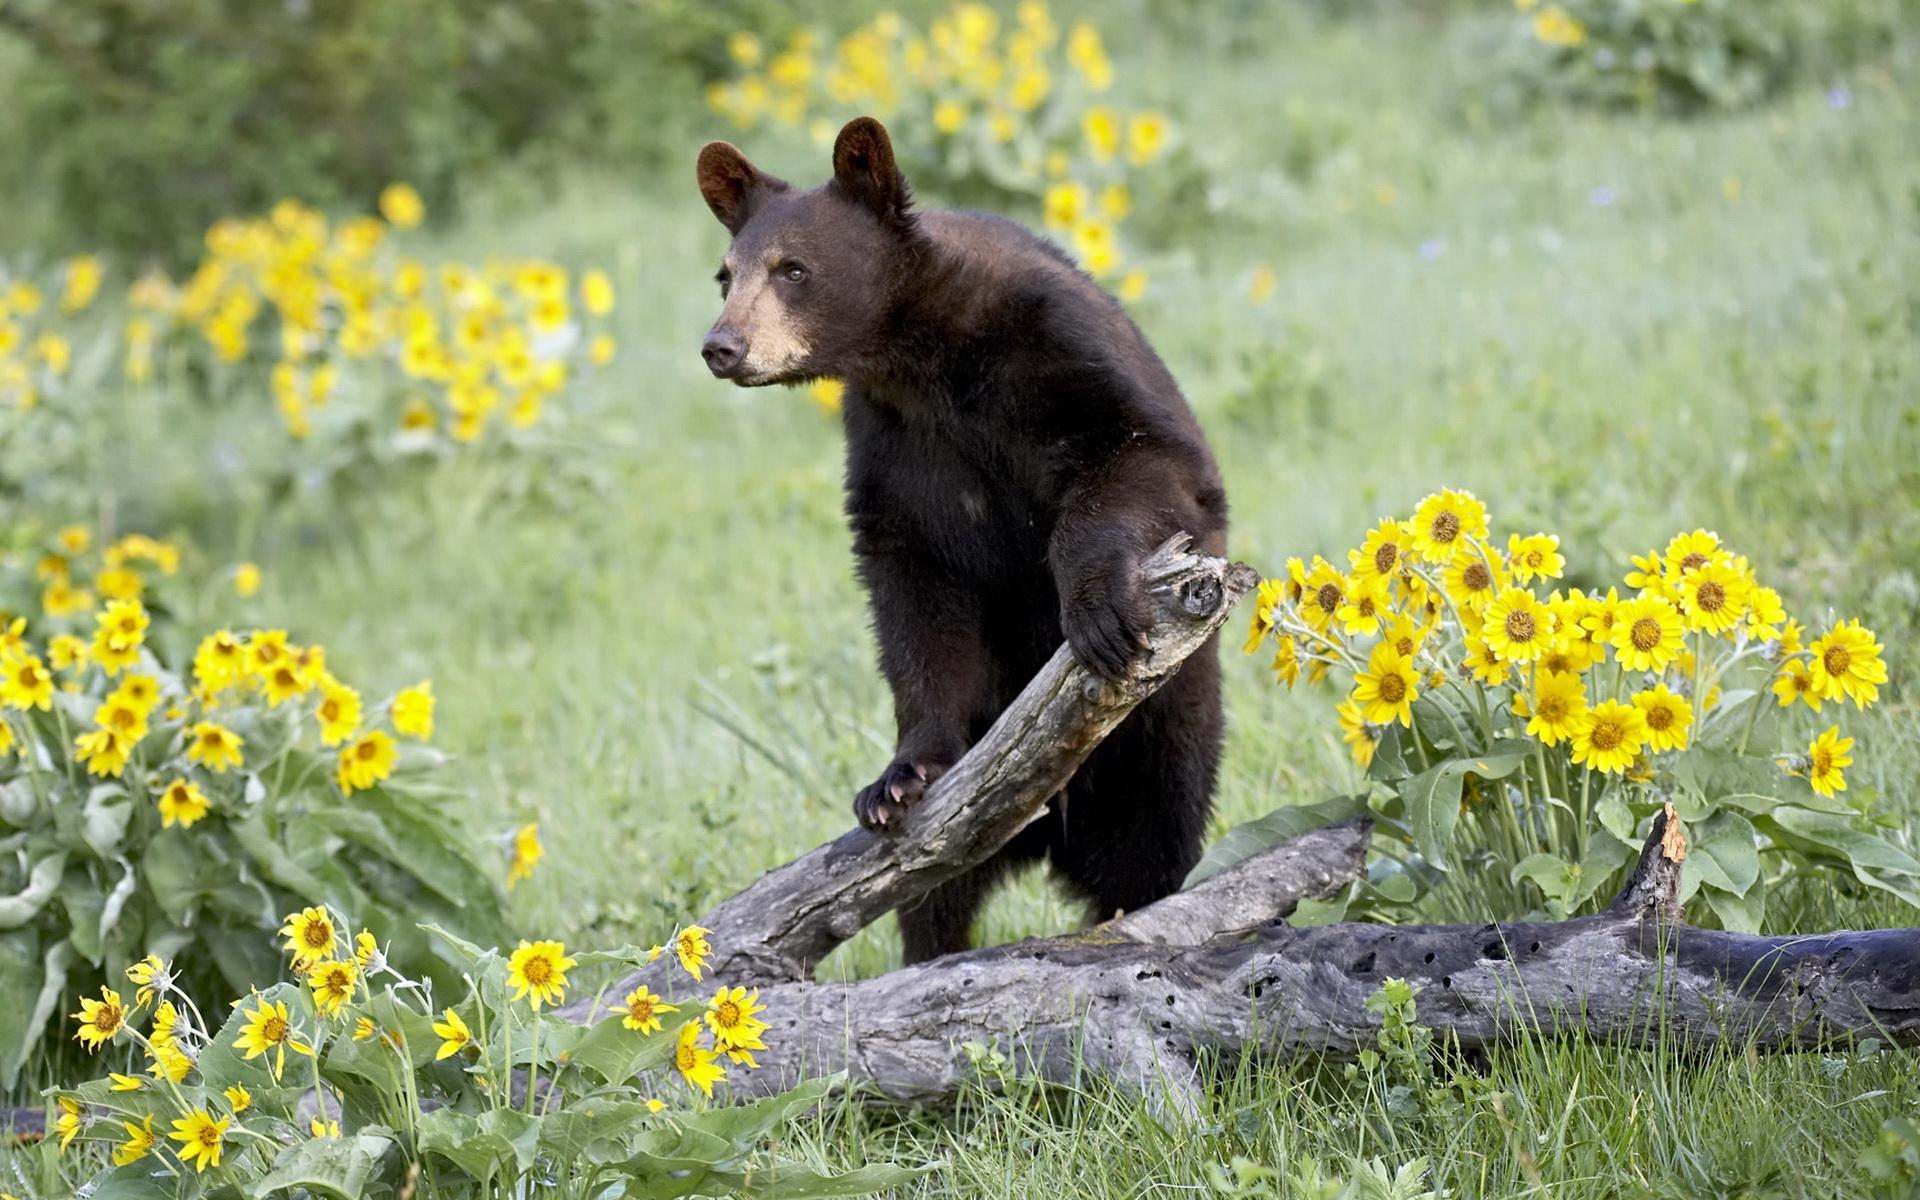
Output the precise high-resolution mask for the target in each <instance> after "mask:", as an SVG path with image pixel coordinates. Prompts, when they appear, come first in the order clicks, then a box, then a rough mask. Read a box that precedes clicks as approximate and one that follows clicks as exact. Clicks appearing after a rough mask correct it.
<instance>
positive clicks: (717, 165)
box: [694, 142, 787, 234]
mask: <svg viewBox="0 0 1920 1200" xmlns="http://www.w3.org/2000/svg"><path fill="white" fill-rule="evenodd" d="M694 173H695V176H696V177H697V178H698V179H699V181H700V195H701V196H702V197H704V198H705V199H706V202H707V207H708V208H710V209H712V210H713V215H714V216H716V217H718V218H720V223H721V224H722V225H725V226H726V227H727V232H728V233H735V234H737V233H739V232H740V230H741V227H742V226H744V225H746V223H747V218H748V217H750V216H752V215H753V206H754V201H755V200H756V199H757V198H758V197H760V196H762V195H764V194H766V193H768V192H784V191H786V190H787V185H786V184H785V183H784V182H783V181H781V180H779V179H775V178H774V177H773V176H771V175H768V174H766V173H765V172H764V171H762V170H760V168H758V167H756V166H754V165H753V164H752V163H750V162H748V161H747V156H746V155H744V154H742V153H740V150H739V148H738V147H736V146H734V145H733V144H732V143H731V142H708V143H707V144H706V145H705V146H702V147H701V148H700V161H699V163H698V164H696V166H695V168H694Z"/></svg>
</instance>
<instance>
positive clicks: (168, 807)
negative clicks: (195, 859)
mask: <svg viewBox="0 0 1920 1200" xmlns="http://www.w3.org/2000/svg"><path fill="white" fill-rule="evenodd" d="M158 804H159V807H160V827H161V828H162V829H171V828H173V827H174V826H175V825H178V826H179V827H180V828H182V829H187V828H190V827H191V826H192V825H193V823H194V822H195V821H198V820H199V819H200V818H202V817H204V816H206V815H207V812H208V810H209V809H210V808H212V805H211V804H209V803H208V802H207V794H206V793H205V792H203V791H201V790H200V785H199V784H197V783H194V782H193V781H192V780H190V779H186V778H177V779H175V780H174V781H173V782H172V783H169V784H168V785H167V786H166V789H165V790H164V791H162V792H161V793H160V799H159V801H158Z"/></svg>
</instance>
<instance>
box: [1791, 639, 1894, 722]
mask: <svg viewBox="0 0 1920 1200" xmlns="http://www.w3.org/2000/svg"><path fill="white" fill-rule="evenodd" d="M1807 650H1808V652H1809V654H1810V655H1811V661H1810V662H1809V664H1808V672H1809V674H1811V675H1812V676H1813V686H1814V687H1815V688H1817V689H1818V690H1819V692H1820V695H1821V697H1822V698H1823V699H1826V700H1838V699H1840V697H1842V696H1845V697H1846V698H1847V699H1849V700H1851V701H1853V702H1854V704H1855V705H1857V706H1858V707H1860V708H1866V707H1867V706H1869V705H1871V704H1873V703H1874V702H1875V701H1877V700H1878V699H1879V698H1880V685H1881V684H1883V683H1885V682H1886V681H1887V664H1886V663H1885V662H1883V661H1882V660H1881V658H1880V651H1881V645H1880V643H1879V642H1878V641H1876V640H1875V639H1874V636H1873V631H1872V630H1869V629H1867V628H1866V627H1865V626H1863V625H1861V624H1860V622H1859V621H1842V622H1840V623H1839V624H1837V625H1835V626H1834V627H1833V628H1832V629H1829V630H1827V631H1826V632H1825V633H1823V634H1821V635H1820V637H1819V638H1817V639H1815V641H1814V643H1813V645H1811V646H1809V647H1807Z"/></svg>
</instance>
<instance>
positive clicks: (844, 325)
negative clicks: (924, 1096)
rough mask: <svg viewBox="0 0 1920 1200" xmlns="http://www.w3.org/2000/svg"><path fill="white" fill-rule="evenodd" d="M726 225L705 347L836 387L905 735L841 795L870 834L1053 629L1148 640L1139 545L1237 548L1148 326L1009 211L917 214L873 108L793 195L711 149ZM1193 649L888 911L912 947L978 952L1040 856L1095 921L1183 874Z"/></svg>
mask: <svg viewBox="0 0 1920 1200" xmlns="http://www.w3.org/2000/svg"><path fill="white" fill-rule="evenodd" d="M698 176H699V183H700V194H701V195H702V196H703V197H704V198H705V199H706V202H707V206H708V207H709V208H711V209H712V210H713V214H714V215H715V216H716V217H718V218H719V219H720V223H721V224H722V225H725V226H726V227H727V230H728V232H730V233H731V234H732V235H733V242H732V245H731V246H730V247H729V249H728V250H727V254H726V258H725V261H724V263H723V264H722V266H721V268H720V272H719V276H718V279H719V283H720V294H721V296H722V297H723V300H724V306H723V308H722V310H721V313H720V318H719V320H717V321H716V322H715V323H714V325H713V328H712V330H711V331H709V332H708V334H707V336H706V340H705V342H704V343H703V344H702V346H701V349H700V353H701V355H702V356H703V357H704V358H705V359H706V362H707V366H708V367H709V368H710V369H711V370H712V372H713V374H714V375H716V376H718V377H720V378H722V379H730V380H732V381H733V382H734V383H736V384H739V385H741V386H743V387H757V386H761V385H765V384H771V383H800V382H804V381H807V380H811V379H817V378H837V379H840V380H843V381H844V382H845V384H846V391H845V395H844V399H843V401H842V416H843V419H844V422H845V426H846V444H847V477H846V509H847V518H848V523H849V524H850V526H851V527H852V532H853V550H854V556H855V559H856V561H857V563H858V568H859V575H860V578H861V580H862V582H863V583H864V584H865V585H866V589H867V593H868V597H869V600H870V602H871V604H872V608H873V623H874V630H875V634H876V637H877V640H878V642H879V646H880V667H881V670H882V671H883V672H884V673H885V675H886V678H887V682H888V684H889V685H890V686H891V687H892V690H893V706H894V716H895V719H896V721H897V722H898V726H899V742H898V749H897V750H896V751H895V753H894V759H893V762H892V763H890V764H888V766H887V768H886V770H885V771H883V772H882V773H881V775H880V777H879V778H878V779H876V780H874V782H873V783H872V784H870V785H868V786H867V787H866V788H864V789H862V790H861V791H860V793H859V795H858V796H857V797H856V798H855V799H854V803H853V808H854V813H855V814H856V816H858V818H859V820H860V821H861V823H862V824H863V825H865V826H867V827H868V828H870V829H882V830H884V829H888V828H897V827H898V823H899V818H900V815H901V813H902V811H903V809H904V808H905V807H906V806H908V805H911V804H912V803H913V802H914V801H915V800H917V799H918V798H919V797H920V796H921V794H922V793H923V792H924V791H925V789H926V787H927V785H928V784H929V783H931V782H933V781H934V780H935V779H937V778H939V776H940V775H941V773H942V772H944V771H945V770H946V769H947V768H949V767H951V766H952V765H953V763H954V762H955V761H956V760H957V759H958V758H959V757H960V755H961V754H963V753H964V752H965V751H966V749H967V747H968V746H970V745H971V744H972V743H973V742H974V740H975V739H977V738H979V737H980V736H981V735H982V734H983V733H985V732H986V730H987V727H988V726H989V725H991V724H992V723H993V720H994V718H995V717H996V716H998V715H999V713H1000V711H1001V710H1002V709H1003V708H1004V707H1005V706H1006V705H1007V704H1008V703H1009V702H1010V701H1011V700H1012V699H1013V697H1014V696H1015V695H1017V694H1018V693H1019V691H1020V689H1021V688H1022V687H1024V686H1025V685H1026V683H1027V682H1028V681H1029V680H1030V679H1031V678H1032V677H1033V675H1034V673H1035V672H1036V671H1037V670H1039V668H1040V666H1041V665H1042V664H1043V663H1045V661H1046V660H1047V658H1048V656H1049V655H1051V654H1052V653H1053V651H1054V649H1055V648H1056V647H1057V646H1058V645H1059V644H1060V640H1061V637H1062V635H1064V636H1065V639H1066V641H1067V643H1068V645H1069V646H1071V647H1072V650H1073V653H1074V655H1075V656H1076V658H1077V659H1078V660H1079V661H1080V662H1081V663H1082V664H1084V665H1085V666H1086V667H1087V668H1088V669H1089V670H1090V671H1093V672H1094V673H1096V674H1098V675H1100V676H1103V677H1107V678H1112V677H1114V676H1117V675H1119V674H1120V673H1122V672H1123V671H1124V670H1125V669H1126V667H1127V665H1128V663H1129V662H1130V661H1131V660H1132V659H1133V658H1135V657H1136V656H1137V655H1138V654H1139V653H1140V651H1141V646H1142V636H1143V631H1144V630H1145V628H1146V626H1147V624H1148V615H1147V609H1146V599H1145V596H1144V595H1143V594H1142V592H1141V590H1140V588H1139V586H1138V584H1137V582H1136V580H1135V578H1134V568H1135V565H1136V564H1137V563H1138V561H1139V560H1140V558H1141V557H1142V556H1143V555H1145V554H1146V553H1148V552H1150V551H1151V550H1152V549H1153V548H1154V547H1155V546H1157V545H1158V544H1159V543H1160V542H1161V541H1163V540H1164V539H1166V538H1167V537H1168V536H1170V535H1172V534H1174V533H1176V532H1180V531H1185V532H1187V533H1190V534H1192V535H1193V537H1194V539H1195V541H1196V543H1197V544H1198V545H1200V546H1201V547H1203V548H1205V549H1206V550H1207V551H1208V552H1209V553H1213V554H1220V553H1222V552H1223V551H1224V548H1225V547H1224V543H1225V539H1226V524H1227V501H1226V492H1225V490H1224V489H1223V488H1222V486H1221V483H1220V473H1219V469H1218V468H1217V467H1216V466H1215V464H1214V461H1213V455H1212V453H1211V451H1210V450H1209V449H1208V448H1207V443H1206V439H1205V437H1204V436H1203V435H1202V434H1201V432H1200V426H1199V424H1198V423H1197V422H1196V421H1195V420H1194V417H1193V414H1192V412H1191V411H1189V410H1188V408H1187V404H1186V401H1185V399H1184V398H1183V397H1182V396H1181V394H1180V389H1179V387H1178V385H1176V384H1175V383H1174V381H1173V377H1172V375H1171V374H1169V373H1168V371H1167V368H1166V366H1165V365H1164V364H1162V363H1161V361H1160V359H1159V356H1157V355H1156V354H1155V353H1154V352H1153V349H1152V348H1151V347H1150V346H1148V345H1147V342H1146V339H1145V337H1144V336H1142V334H1141V333H1140V330H1139V328H1138V327H1136V326H1135V325H1134V323H1133V322H1132V321H1131V320H1130V319H1129V318H1128V317H1127V315H1126V313H1125V311H1124V310H1122V309H1121V307H1120V305H1119V304H1118V303H1116V302H1115V301H1114V300H1113V298H1112V297H1110V296H1108V295H1107V294H1106V293H1105V292H1104V291H1102V290H1101V289H1100V287H1099V285H1097V284H1096V283H1095V282H1094V281H1093V280H1092V279H1091V278H1089V277H1088V276H1087V275H1085V274H1083V273H1082V272H1081V271H1080V270H1079V269H1077V268H1076V267H1075V265H1074V264H1073V262H1072V260H1071V259H1069V258H1068V257H1067V256H1066V255H1065V254H1064V253H1062V252H1061V251H1060V250H1059V249H1058V248H1057V247H1055V246H1054V245H1052V244H1051V243H1049V242H1047V241H1044V240H1042V239H1041V238H1038V237H1036V236H1034V235H1033V234H1031V233H1029V232H1027V231H1026V230H1025V229H1022V228H1021V227H1020V226H1018V225H1016V224H1014V223H1013V222H1011V221H1008V220H1006V219H1004V218H1000V217H995V216H989V215H986V214H981V213H972V212H921V211H917V210H915V209H914V208H913V207H912V203H911V198H910V195H909V192H908V188H907V181H906V180H905V179H904V178H903V177H902V176H901V174H900V171H899V169H898V167H897V166H896V165H895V163H894V156H893V144H892V142H891V141H890V140H889V139H888V137H887V132H886V130H885V129H884V128H883V127H882V126H881V125H880V123H879V122H878V121H875V120H873V119H872V118H869V117H862V118H859V119H857V120H854V121H852V122H850V123H849V124H848V125H847V126H846V128H844V129H842V130H841V131H840V136H839V138H838V140H837V141H836V142H835V144H834V148H833V179H832V180H831V181H830V182H828V183H827V184H825V185H823V186H821V187H818V188H815V189H813V190H811V191H797V190H795V189H793V188H791V187H789V186H788V185H787V184H786V183H784V182H782V181H781V180H779V179H775V178H773V177H772V176H769V175H767V174H766V173H764V172H762V171H760V170H758V169H756V168H755V167H754V166H753V164H752V163H750V162H748V161H747V159H746V158H745V157H744V156H743V155H742V154H741V153H740V151H739V150H737V149H736V148H734V147H733V146H731V145H728V144H727V143H725V142H714V143H711V144H709V145H707V146H706V147H705V148H704V149H702V150H701V151H700V159H699V164H698ZM1220 738H1221V714H1220V667H1219V659H1218V655H1217V653H1216V650H1215V647H1213V646H1212V645H1209V646H1206V647H1203V648H1202V649H1201V651H1200V652H1199V653H1197V654H1195V655H1194V656H1193V657H1192V658H1191V659H1190V660H1188V662H1187V663H1186V664H1185V665H1184V666H1183V667H1182V668H1181V669H1180V671H1179V672H1178V674H1177V675H1175V677H1174V678H1172V679H1170V680H1168V681H1167V682H1166V683H1165V684H1164V685H1163V686H1162V687H1161V688H1160V690H1159V691H1158V692H1157V693H1155V694H1154V695H1153V697H1152V698H1151V699H1149V700H1148V701H1147V702H1146V703H1145V704H1142V705H1141V706H1140V707H1139V708H1138V709H1137V710H1136V711H1135V712H1134V713H1133V714H1132V715H1131V716H1129V717H1128V718H1127V719H1126V721H1125V722H1123V723H1122V724H1121V725H1120V727H1119V728H1118V729H1116V730H1115V731H1114V732H1113V733H1112V734H1111V735H1110V736H1109V737H1108V738H1107V740H1106V741H1105V742H1104V743H1103V744H1102V745H1101V746H1100V747H1099V748H1098V749H1096V750H1095V751H1094V753H1093V755H1092V756H1091V757H1090V758H1089V759H1088V760H1087V762H1086V763H1085V764H1084V765H1083V766H1082V767H1081V768H1080V770H1079V772H1078V773H1077V774H1076V775H1075V776H1074V778H1073V780H1072V782H1071V783H1069V784H1068V785H1067V788H1066V790H1065V791H1064V792H1063V793H1062V794H1060V795H1059V796H1056V797H1055V798H1054V799H1053V801H1052V804H1051V807H1050V812H1049V814H1048V815H1047V816H1046V817H1044V818H1042V819H1041V820H1039V821H1037V822H1035V823H1034V824H1032V825H1030V826H1028V827H1027V828H1026V829H1025V830H1023V831H1022V832H1021V833H1020V834H1019V835H1018V836H1017V837H1015V839H1014V840H1013V841H1012V842H1011V843H1010V844H1009V845H1007V846H1006V847H1005V849H1003V850H1002V851H1001V853H1000V854H999V855H998V856H997V857H995V858H994V859H992V860H991V861H989V862H987V863H986V864H984V865H982V866H981V867H979V868H977V869H975V870H974V871H972V872H971V873H969V874H967V875H964V876H961V877H960V878H957V879H955V880H952V881H951V882H949V883H947V884H945V885H943V886H941V887H940V888H938V889H936V890H935V891H934V892H932V893H931V894H930V895H928V896H927V897H926V898H925V899H924V900H923V901H921V902H919V903H918V904H916V905H914V906H912V907H910V908H903V909H902V910H901V911H900V914H899V917H900V931H901V935H902V939H903V941H904V942H905V948H906V958H907V961H909V962H917V961H921V960H923V959H927V958H932V957H934V956H937V955H941V954H946V953H949V952H952V951H956V950H963V949H965V948H966V947H967V945H968V937H969V932H970V928H971V926H972V923H973V918H974V916H975V914H976V913H977V912H978V910H979V907H980V904H981V902H982V901H983V900H984V899H985V898H986V894H987V892H988V890H989V889H990V888H991V887H992V886H993V884H994V883H995V881H996V880H998V879H999V878H1001V877H1002V876H1003V875H1004V874H1005V873H1006V872H1007V871H1008V869H1009V868H1011V867H1013V866H1016V865H1018V864H1021V863H1027V862H1032V861H1036V860H1038V859H1041V858H1043V857H1044V858H1047V859H1049V860H1051V862H1052V864H1053V867H1054V869H1055V871H1056V872H1057V874H1058V875H1059V876H1061V877H1062V878H1064V880H1065V881H1066V883H1067V885H1068V886H1069V887H1070V888H1071V889H1072V890H1073V891H1074V892H1075V893H1076V894H1077V895H1078V896H1080V897H1081V898H1083V899H1084V900H1085V901H1086V902H1087V904H1088V906H1089V909H1090V911H1091V915H1092V917H1093V918H1094V919H1102V918H1105V917H1107V916H1111V915H1112V914H1113V912H1114V911H1115V910H1117V909H1126V910H1131V909H1134V908H1138V907H1140V906H1141V905H1144V904H1147V903H1149V902H1150V901H1153V900H1156V899H1158V898H1160V897H1161V896H1164V895H1166V894H1167V893H1169V892H1171V891H1173V890H1174V889H1176V888H1178V887H1179V885H1180V882H1181V880H1182V879H1183V878H1184V877H1185V875H1186V873H1187V872H1188V871H1189V870H1190V869H1192V867H1193V865H1194V863H1195V861H1197V859H1198V857H1199V854H1200V845H1201V838H1202V835H1203V833H1204V830H1205V826H1206V822H1207V815H1208V812H1209V810H1210V808H1211V805H1212V797H1213V786H1214V775H1215V771H1216V768H1217V766H1218V763H1219V757H1220Z"/></svg>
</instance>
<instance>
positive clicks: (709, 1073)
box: [673, 1021, 727, 1099]
mask: <svg viewBox="0 0 1920 1200" xmlns="http://www.w3.org/2000/svg"><path fill="white" fill-rule="evenodd" d="M718 1057H719V1055H717V1054H715V1053H714V1052H713V1051H711V1050H708V1049H706V1048H705V1047H703V1046H702V1045H700V1023H699V1022H698V1021H688V1022H687V1023H686V1024H685V1025H682V1026H681V1027H680V1042H679V1044H678V1045H677V1046H675V1047H674V1052H673V1065H674V1066H675V1067H676V1068H678V1069H679V1071H680V1077H681V1078H682V1079H685V1080H686V1081H687V1083H688V1084H689V1085H690V1086H692V1087H697V1088H699V1089H700V1091H701V1092H702V1093H704V1094H705V1095H706V1096H707V1097H708V1098H709V1099H711V1098H712V1096H713V1085H714V1084H716V1083H718V1082H719V1081H720V1080H722V1079H725V1078H726V1077H727V1072H726V1068H725V1067H721V1066H719V1065H717V1064H716V1063H715V1062H714V1061H713V1060H714V1059H716V1058H718Z"/></svg>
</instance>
